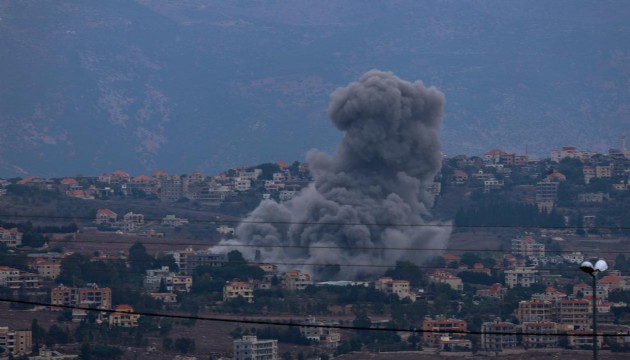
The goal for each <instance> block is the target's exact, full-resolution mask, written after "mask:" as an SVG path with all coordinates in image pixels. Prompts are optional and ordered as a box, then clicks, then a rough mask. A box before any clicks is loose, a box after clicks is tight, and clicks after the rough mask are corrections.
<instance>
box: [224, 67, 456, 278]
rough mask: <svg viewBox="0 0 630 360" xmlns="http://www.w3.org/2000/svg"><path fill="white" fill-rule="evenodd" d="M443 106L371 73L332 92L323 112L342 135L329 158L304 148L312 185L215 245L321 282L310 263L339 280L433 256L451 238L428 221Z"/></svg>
mask: <svg viewBox="0 0 630 360" xmlns="http://www.w3.org/2000/svg"><path fill="white" fill-rule="evenodd" d="M443 105H444V95H443V94H442V93H441V92H440V91H439V90H437V89H436V88H434V87H429V88H427V87H425V86H424V85H423V84H422V82H420V81H416V82H414V83H410V82H407V81H404V80H401V79H400V78H398V77H396V76H395V75H394V74H392V73H391V72H383V71H378V70H372V71H369V72H367V73H365V74H364V75H363V76H362V77H361V78H360V79H359V81H357V82H353V83H351V84H349V85H348V86H346V87H343V88H339V89H337V90H336V91H334V92H333V93H332V95H331V99H330V106H329V108H328V116H329V117H330V119H331V121H332V124H333V125H334V126H335V127H336V128H337V129H339V130H340V131H342V132H344V136H343V139H342V140H341V143H340V144H339V145H338V148H337V151H336V153H335V154H334V155H328V154H325V153H323V152H321V151H318V150H311V151H309V152H308V154H307V157H306V162H307V163H308V166H309V168H310V170H311V172H312V174H313V177H314V181H313V183H311V184H310V185H309V186H308V187H306V188H304V189H303V190H302V191H301V192H300V193H299V194H298V195H297V196H295V197H294V198H293V199H291V200H289V201H286V202H283V203H277V202H275V201H273V200H265V201H263V202H261V204H260V205H259V206H258V207H257V208H256V209H255V210H254V211H253V212H252V213H251V214H250V215H249V216H248V217H247V219H246V220H245V221H243V222H242V223H241V224H240V225H239V226H238V227H237V228H236V239H233V240H226V241H223V242H222V243H221V245H224V246H225V247H227V248H229V247H230V245H239V244H240V245H243V244H246V245H249V246H247V247H234V249H237V250H239V251H241V252H243V253H244V255H245V256H248V257H250V258H254V254H255V253H256V252H257V251H258V252H259V253H258V254H259V257H260V260H261V261H267V262H272V263H274V262H278V263H291V264H295V263H298V264H304V265H302V266H295V265H292V266H288V267H287V268H302V269H305V270H307V271H310V272H314V273H315V275H316V276H317V274H318V271H320V272H319V275H320V278H322V277H324V276H323V273H321V267H319V269H318V267H313V266H310V265H307V264H331V265H332V264H338V265H340V267H339V271H338V273H336V274H334V276H333V278H336V279H352V278H357V277H361V276H363V275H367V274H375V273H383V272H384V271H385V268H382V267H379V266H380V265H391V266H393V264H395V263H396V261H397V260H407V261H413V262H415V263H420V262H422V261H423V260H426V259H427V258H428V257H429V256H433V255H437V254H438V253H439V251H436V250H435V249H444V248H445V247H446V243H447V241H448V238H449V235H450V232H449V230H448V227H440V226H439V224H435V223H430V222H428V219H430V212H429V209H430V207H431V206H432V204H433V200H434V199H433V197H432V196H431V195H430V194H429V193H428V192H427V191H426V189H427V186H428V185H429V184H431V183H432V182H433V179H434V176H435V175H436V174H437V172H438V171H439V170H440V166H441V160H442V154H441V152H440V140H439V134H440V128H441V123H442V112H443ZM224 246H221V248H223V247H224ZM392 248H394V249H424V250H414V251H411V250H392ZM366 264H367V265H370V266H367V267H366V266H344V265H366ZM374 265H376V266H374ZM281 268H282V266H281ZM327 276H330V274H328V275H327ZM322 280H330V278H326V279H322Z"/></svg>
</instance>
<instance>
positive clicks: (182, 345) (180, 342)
mask: <svg viewBox="0 0 630 360" xmlns="http://www.w3.org/2000/svg"><path fill="white" fill-rule="evenodd" d="M175 350H177V351H178V352H180V353H182V354H188V353H193V352H195V340H194V339H191V338H188V337H181V338H177V339H176V340H175Z"/></svg>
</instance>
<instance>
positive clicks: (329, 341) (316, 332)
mask: <svg viewBox="0 0 630 360" xmlns="http://www.w3.org/2000/svg"><path fill="white" fill-rule="evenodd" d="M304 325H305V326H300V334H302V336H304V337H305V338H307V339H309V340H311V341H316V342H317V343H319V344H320V345H322V346H325V347H328V348H336V347H337V346H338V345H339V342H341V333H340V332H339V329H334V328H329V327H319V326H318V325H326V322H324V321H317V320H316V319H315V317H314V316H309V317H308V319H306V320H305V321H304Z"/></svg>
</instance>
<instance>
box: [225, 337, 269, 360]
mask: <svg viewBox="0 0 630 360" xmlns="http://www.w3.org/2000/svg"><path fill="white" fill-rule="evenodd" d="M278 359H279V358H278V340H258V338H257V337H256V336H243V338H242V339H241V340H234V360H278Z"/></svg>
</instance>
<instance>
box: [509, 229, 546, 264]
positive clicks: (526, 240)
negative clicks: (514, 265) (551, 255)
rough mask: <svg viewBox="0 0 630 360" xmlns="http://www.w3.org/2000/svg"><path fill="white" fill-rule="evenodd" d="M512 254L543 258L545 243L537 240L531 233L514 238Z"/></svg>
mask: <svg viewBox="0 0 630 360" xmlns="http://www.w3.org/2000/svg"><path fill="white" fill-rule="evenodd" d="M512 255H515V256H523V257H528V256H532V257H538V258H541V257H544V256H545V244H541V243H539V242H537V241H536V240H535V239H534V237H533V236H531V235H527V236H525V237H522V238H516V239H512Z"/></svg>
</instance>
